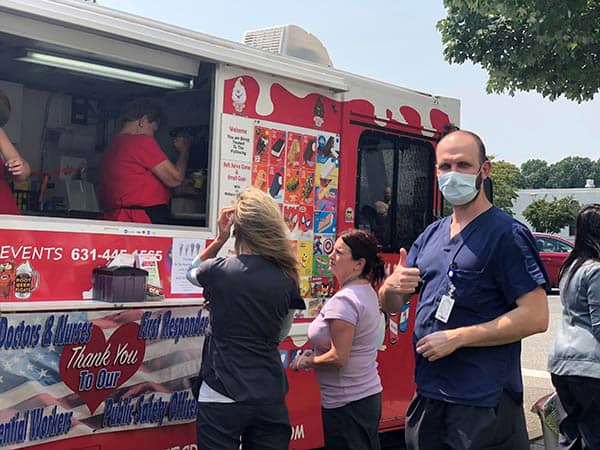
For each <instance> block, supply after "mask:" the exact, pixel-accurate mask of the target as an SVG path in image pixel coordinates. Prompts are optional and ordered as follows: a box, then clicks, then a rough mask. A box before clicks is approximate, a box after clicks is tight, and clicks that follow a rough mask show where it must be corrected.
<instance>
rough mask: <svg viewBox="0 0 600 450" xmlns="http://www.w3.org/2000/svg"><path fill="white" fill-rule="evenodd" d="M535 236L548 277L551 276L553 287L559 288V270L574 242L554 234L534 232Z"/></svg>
mask: <svg viewBox="0 0 600 450" xmlns="http://www.w3.org/2000/svg"><path fill="white" fill-rule="evenodd" d="M533 237H534V238H535V242H536V244H537V247H538V251H539V252H540V258H541V260H542V262H543V263H544V267H545V268H546V272H547V273H548V277H550V283H551V285H552V287H553V288H558V272H559V271H560V266H561V265H562V263H563V262H564V260H565V259H567V256H569V253H571V250H573V243H572V242H571V241H568V240H567V239H564V238H561V237H559V236H554V235H552V234H545V233H533Z"/></svg>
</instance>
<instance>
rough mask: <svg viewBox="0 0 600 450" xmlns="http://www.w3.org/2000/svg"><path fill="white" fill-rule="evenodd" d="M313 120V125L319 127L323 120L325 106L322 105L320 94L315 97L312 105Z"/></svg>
mask: <svg viewBox="0 0 600 450" xmlns="http://www.w3.org/2000/svg"><path fill="white" fill-rule="evenodd" d="M313 120H314V122H315V125H316V126H317V127H319V128H321V126H322V125H323V122H324V121H325V106H324V105H323V101H322V100H321V96H320V95H319V96H318V97H317V101H316V102H315V106H314V107H313Z"/></svg>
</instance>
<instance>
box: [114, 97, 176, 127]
mask: <svg viewBox="0 0 600 450" xmlns="http://www.w3.org/2000/svg"><path fill="white" fill-rule="evenodd" d="M122 116H123V119H124V120H125V121H126V122H131V121H134V120H139V119H141V118H142V117H144V116H146V117H147V118H148V120H149V121H150V122H156V121H158V122H159V123H162V124H164V122H166V115H165V112H164V110H163V108H162V105H161V103H160V102H159V101H157V100H154V99H152V98H138V99H135V100H133V101H131V102H129V103H128V104H127V105H125V108H124V109H123V114H122Z"/></svg>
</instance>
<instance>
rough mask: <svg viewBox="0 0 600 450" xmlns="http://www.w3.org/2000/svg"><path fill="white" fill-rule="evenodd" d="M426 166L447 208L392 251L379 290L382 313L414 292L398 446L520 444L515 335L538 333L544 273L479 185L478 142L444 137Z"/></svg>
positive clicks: (482, 162) (481, 152) (483, 172)
mask: <svg viewBox="0 0 600 450" xmlns="http://www.w3.org/2000/svg"><path fill="white" fill-rule="evenodd" d="M436 163H437V176H438V185H439V188H440V191H441V192H442V195H443V196H444V198H445V199H446V201H448V202H449V203H450V204H451V205H452V215H451V216H448V217H445V218H443V219H441V220H438V221H436V222H434V223H433V224H431V225H430V226H429V227H428V228H427V229H426V230H425V231H424V232H423V233H422V234H421V235H420V236H419V237H418V238H417V240H416V241H415V243H414V244H413V246H412V247H411V249H410V252H409V253H408V255H407V254H406V250H404V249H401V250H400V263H399V265H398V267H397V268H396V269H395V271H394V272H393V273H392V274H391V275H390V276H389V277H388V278H387V280H386V281H385V282H384V284H383V285H382V287H381V289H380V291H379V296H380V299H381V303H382V308H383V309H384V310H385V311H388V312H395V311H399V310H400V308H401V307H402V305H404V303H406V302H407V301H408V300H409V299H410V297H411V296H412V295H413V294H414V293H415V292H417V291H418V292H419V300H418V303H417V311H416V322H415V330H414V342H415V363H416V366H415V381H416V384H417V392H416V395H415V397H414V399H413V401H412V403H411V405H410V406H409V409H408V413H407V420H406V443H407V447H408V449H409V450H437V449H440V450H441V449H444V450H446V449H457V450H458V449H461V450H463V449H488V448H494V449H499V450H521V449H523V450H526V449H529V443H528V437H527V430H526V426H525V418H524V414H523V405H522V403H523V385H522V378H521V364H520V357H521V339H523V338H524V337H526V336H529V335H532V334H535V333H541V332H544V331H546V328H547V326H548V304H547V296H546V290H545V287H548V286H549V283H548V278H547V275H546V273H545V271H544V269H543V265H542V263H541V261H540V259H539V256H538V252H537V248H536V245H535V241H534V240H533V237H532V236H531V233H530V232H529V230H528V229H527V228H526V227H525V226H524V225H523V224H521V223H519V222H517V221H516V220H514V219H513V218H512V217H510V216H509V215H507V214H506V213H504V212H503V211H501V210H500V209H498V208H496V207H495V206H493V205H492V204H491V203H490V202H489V201H488V199H487V197H486V196H485V193H484V191H483V189H482V188H481V186H482V184H483V180H485V179H486V178H487V177H488V176H489V174H490V169H491V163H490V161H489V160H488V159H487V157H486V154H485V147H484V145H483V142H482V141H481V139H480V138H479V137H478V136H477V135H475V134H474V133H471V132H468V131H462V130H457V131H453V132H451V133H449V134H447V135H446V136H444V137H443V138H442V140H441V141H440V142H439V144H438V146H437V149H436Z"/></svg>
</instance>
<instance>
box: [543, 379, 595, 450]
mask: <svg viewBox="0 0 600 450" xmlns="http://www.w3.org/2000/svg"><path fill="white" fill-rule="evenodd" d="M552 384H553V385H554V387H555V388H556V393H557V394H558V398H559V399H560V403H561V404H562V406H563V409H564V410H565V412H566V417H564V418H563V419H562V420H561V421H560V424H559V430H560V435H559V439H558V440H559V442H558V448H559V449H569V450H580V449H581V450H588V449H591V450H595V449H600V379H598V378H589V377H577V376H560V375H554V374H552Z"/></svg>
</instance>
